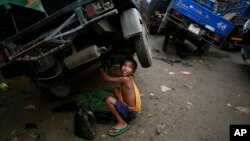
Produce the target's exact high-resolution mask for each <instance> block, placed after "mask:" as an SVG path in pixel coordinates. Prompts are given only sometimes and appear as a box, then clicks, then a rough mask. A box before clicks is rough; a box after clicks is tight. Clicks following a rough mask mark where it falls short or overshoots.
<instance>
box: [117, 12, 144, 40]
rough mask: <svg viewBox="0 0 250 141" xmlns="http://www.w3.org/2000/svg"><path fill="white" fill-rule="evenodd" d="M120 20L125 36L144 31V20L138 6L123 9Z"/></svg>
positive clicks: (128, 36)
mask: <svg viewBox="0 0 250 141" xmlns="http://www.w3.org/2000/svg"><path fill="white" fill-rule="evenodd" d="M120 21H121V26H122V32H123V37H124V38H130V37H132V36H135V35H138V34H140V33H142V31H143V21H142V18H141V15H140V13H139V11H138V10H137V9H136V8H130V9H128V10H125V11H123V12H122V13H121V16H120Z"/></svg>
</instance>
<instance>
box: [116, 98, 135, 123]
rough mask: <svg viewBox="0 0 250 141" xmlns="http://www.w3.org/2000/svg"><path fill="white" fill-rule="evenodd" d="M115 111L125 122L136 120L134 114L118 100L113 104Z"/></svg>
mask: <svg viewBox="0 0 250 141" xmlns="http://www.w3.org/2000/svg"><path fill="white" fill-rule="evenodd" d="M115 109H116V110H117V111H118V113H119V114H120V115H121V117H122V118H123V120H125V121H131V120H133V119H135V118H136V112H134V111H133V110H131V109H129V107H128V106H127V105H125V104H124V103H122V102H121V101H119V100H117V101H116V103H115Z"/></svg>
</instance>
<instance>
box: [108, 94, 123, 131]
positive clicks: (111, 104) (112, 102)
mask: <svg viewBox="0 0 250 141" xmlns="http://www.w3.org/2000/svg"><path fill="white" fill-rule="evenodd" d="M115 103H116V99H115V98H114V97H111V96H110V97H107V99H106V105H107V107H108V109H109V110H110V111H111V113H112V114H113V115H114V116H115V118H116V120H117V124H116V126H115V127H118V128H124V127H126V126H127V123H126V122H125V121H124V120H123V119H122V117H121V116H120V114H119V113H118V112H117V111H116V109H115V106H114V105H115Z"/></svg>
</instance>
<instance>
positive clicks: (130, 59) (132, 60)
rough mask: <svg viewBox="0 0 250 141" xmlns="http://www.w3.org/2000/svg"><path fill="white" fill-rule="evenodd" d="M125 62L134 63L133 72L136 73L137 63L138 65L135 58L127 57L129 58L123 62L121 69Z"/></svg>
mask: <svg viewBox="0 0 250 141" xmlns="http://www.w3.org/2000/svg"><path fill="white" fill-rule="evenodd" d="M125 61H129V62H131V63H132V67H133V72H135V71H136V69H137V63H136V61H135V60H134V58H133V57H127V58H125V59H124V60H123V61H122V62H121V65H120V67H121V66H122V65H123V64H124V63H125Z"/></svg>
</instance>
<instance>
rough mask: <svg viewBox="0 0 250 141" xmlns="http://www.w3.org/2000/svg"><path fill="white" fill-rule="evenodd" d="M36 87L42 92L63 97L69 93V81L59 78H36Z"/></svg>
mask: <svg viewBox="0 0 250 141" xmlns="http://www.w3.org/2000/svg"><path fill="white" fill-rule="evenodd" d="M35 85H36V87H37V88H38V89H39V90H40V91H41V92H42V93H44V94H50V95H52V96H55V97H57V98H64V97H66V96H68V95H69V93H70V83H69V82H67V81H59V80H36V81H35Z"/></svg>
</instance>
